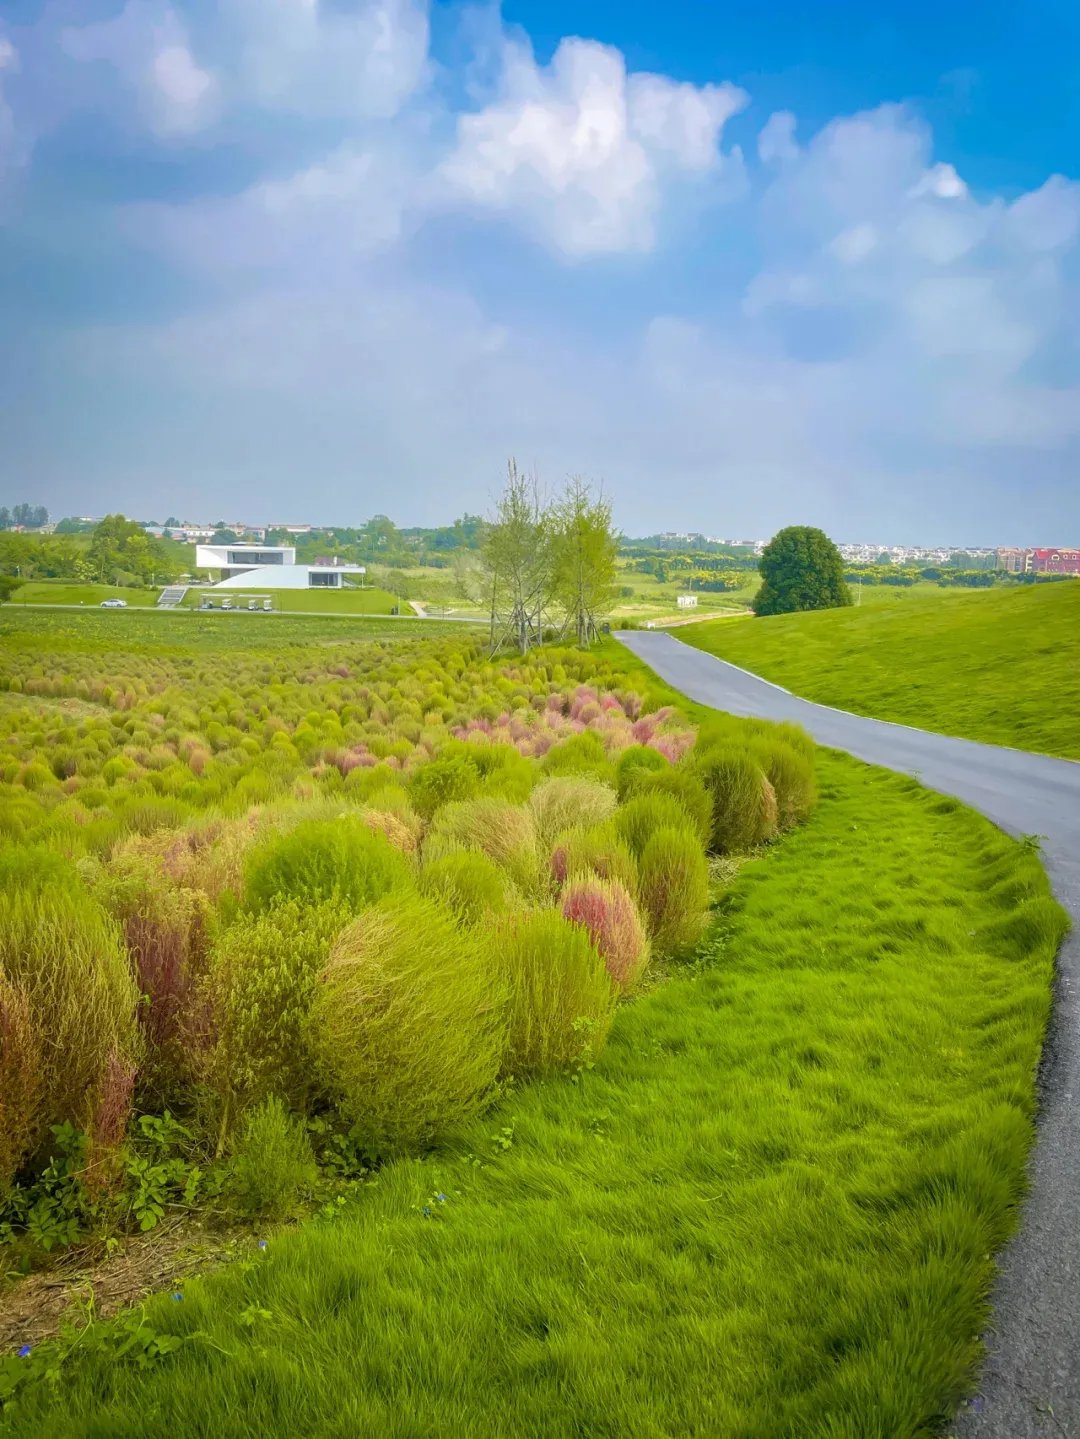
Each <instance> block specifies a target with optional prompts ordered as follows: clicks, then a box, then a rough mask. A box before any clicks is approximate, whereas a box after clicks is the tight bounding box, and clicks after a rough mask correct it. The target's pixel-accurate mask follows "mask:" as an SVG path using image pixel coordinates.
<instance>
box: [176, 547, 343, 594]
mask: <svg viewBox="0 0 1080 1439" xmlns="http://www.w3.org/2000/svg"><path fill="white" fill-rule="evenodd" d="M195 568H196V569H198V570H220V571H221V579H220V580H219V581H218V582H217V584H216V585H214V586H213V588H214V589H217V590H247V589H251V588H257V589H260V590H340V589H342V588H344V583H345V576H346V575H365V574H367V569H366V567H365V566H364V565H342V564H339V563H338V562H337V557H336V556H335V557H334V559H333V560H332V561H326V560H323V561H321V562H320V563H318V564H314V565H298V564H297V563H296V547H295V546H294V545H196V546H195Z"/></svg>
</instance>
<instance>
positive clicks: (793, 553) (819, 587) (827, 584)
mask: <svg viewBox="0 0 1080 1439" xmlns="http://www.w3.org/2000/svg"><path fill="white" fill-rule="evenodd" d="M758 568H759V569H760V571H761V588H760V589H759V590H758V592H757V594H756V595H755V596H754V601H753V609H754V613H755V614H757V615H787V614H794V613H795V612H796V611H799V610H831V609H836V608H838V607H839V606H841V605H850V604H851V591H850V590H849V589H848V587H847V584H846V582H845V580H844V561H843V560H842V558H841V556H840V551H839V550H838V549H837V548H836V546H835V545H834V544H833V542H832V540H830V539H829V537H828V535H826V534H825V532H824V531H823V530H817V529H814V528H813V527H812V526H810V525H789V526H788V527H787V529H784V530H781V531H780V532H779V533H778V534H776V535H774V536H773V538H772V539H771V540H770V541H769V543H768V544H767V545H766V546H765V548H764V550H763V551H762V554H761V563H760V564H759V566H758Z"/></svg>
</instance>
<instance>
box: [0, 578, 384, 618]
mask: <svg viewBox="0 0 1080 1439" xmlns="http://www.w3.org/2000/svg"><path fill="white" fill-rule="evenodd" d="M164 588H165V586H164V585H157V586H156V587H154V588H153V589H141V590H135V589H124V588H122V587H118V586H116V585H96V584H83V583H78V582H75V581H71V582H66V581H54V580H33V581H29V582H28V583H27V584H25V585H23V586H22V587H21V588H20V589H18V590H16V591H15V594H14V596H13V598H12V604H14V605H16V606H18V605H76V606H78V605H88V606H94V605H98V606H100V604H101V601H102V600H111V599H122V600H126V601H127V604H128V606H129V607H133V608H146V607H147V606H153V605H156V604H157V602H158V599H159V598H160V595H161V592H162V590H163V589H164ZM256 592H258V595H259V599H260V603H261V600H262V597H263V594H264V593H266V594H269V595H270V598H271V599H272V600H273V603H274V608H275V610H277V611H279V612H280V613H282V614H318V613H326V614H342V615H389V613H390V611H391V609H392V608H393V606H394V605H397V604H401V602H400V601H399V600H398V599H397V598H396V597H395V596H394V595H392V594H390V592H389V591H388V590H380V589H373V588H365V589H360V588H358V587H357V588H352V587H349V588H346V589H343V590H273V591H262V590H257V587H253V588H252V591H251V593H252V594H255V593H256ZM226 597H227V598H229V599H231V600H232V602H233V604H234V605H236V606H237V607H238V608H241V609H246V607H247V602H248V595H247V592H246V591H243V592H241V591H237V590H233V591H231V592H230V591H229V590H217V589H214V588H213V587H212V586H206V585H195V586H193V587H192V588H190V589H189V590H188V592H187V595H186V596H185V598H184V604H185V605H186V606H188V607H189V608H190V607H193V606H198V605H199V604H201V603H202V601H203V600H204V599H206V598H210V599H212V600H213V601H214V605H215V607H216V608H220V606H221V601H222V600H223V599H225V598H226ZM401 608H402V613H409V612H410V611H408V609H407V607H406V606H404V605H402V606H401Z"/></svg>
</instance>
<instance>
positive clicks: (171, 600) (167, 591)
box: [157, 585, 190, 610]
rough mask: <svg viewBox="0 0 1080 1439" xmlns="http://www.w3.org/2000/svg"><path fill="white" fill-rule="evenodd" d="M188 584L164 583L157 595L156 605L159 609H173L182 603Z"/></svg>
mask: <svg viewBox="0 0 1080 1439" xmlns="http://www.w3.org/2000/svg"><path fill="white" fill-rule="evenodd" d="M189 588H190V587H189V586H188V585H166V586H165V588H164V589H163V590H162V592H161V594H160V595H158V602H157V607H158V609H159V610H174V609H175V608H176V606H177V605H179V604H182V603H183V599H184V596H185V595H186V594H187V592H188V589H189Z"/></svg>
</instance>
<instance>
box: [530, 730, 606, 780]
mask: <svg viewBox="0 0 1080 1439" xmlns="http://www.w3.org/2000/svg"><path fill="white" fill-rule="evenodd" d="M542 767H543V770H544V773H545V774H548V775H552V774H577V775H590V776H591V777H592V778H593V779H598V780H601V781H603V783H605V784H612V783H613V782H614V779H615V766H614V765H613V764H612V762H611V761H610V760H609V759H608V756H607V751H606V750H605V748H604V742H603V740H602V739H601V738H600V736H599V735H598V734H596V733H595V732H594V731H593V730H585V731H584V732H583V733H582V734H576V735H572V736H571V737H570V739H565V740H563V741H562V742H561V743H560V744H557V745H552V747H551V749H549V750H548V752H547V754H546V755H545V756H544V758H543V760H542Z"/></svg>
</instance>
